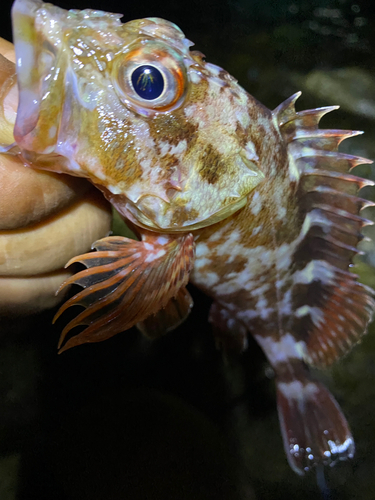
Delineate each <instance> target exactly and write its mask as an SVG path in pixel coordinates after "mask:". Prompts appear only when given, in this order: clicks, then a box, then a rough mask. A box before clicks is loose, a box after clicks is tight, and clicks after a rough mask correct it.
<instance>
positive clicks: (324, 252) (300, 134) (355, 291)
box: [274, 94, 375, 367]
mask: <svg viewBox="0 0 375 500" xmlns="http://www.w3.org/2000/svg"><path fill="white" fill-rule="evenodd" d="M299 95H300V94H295V95H294V96H292V97H291V98H289V99H287V100H286V101H285V102H284V103H282V104H281V105H280V106H279V107H278V108H276V110H275V111H274V116H276V120H277V122H278V125H279V128H280V132H281V134H282V136H283V138H284V140H285V142H286V143H287V145H288V151H289V154H290V155H291V157H292V161H293V162H294V165H295V166H294V169H295V167H297V171H298V175H299V177H298V187H297V192H296V196H298V197H299V200H300V203H299V206H300V214H299V217H300V220H302V221H303V224H302V227H301V235H300V236H301V238H300V241H299V244H298V246H297V248H296V249H295V251H294V253H293V256H292V262H293V264H292V267H291V277H292V278H291V280H292V282H291V285H290V286H291V288H292V296H293V299H292V310H293V311H294V314H292V315H291V317H289V318H285V319H284V326H285V327H286V328H287V331H290V332H292V333H293V335H294V336H295V337H296V338H297V339H299V340H303V342H304V343H305V345H306V350H305V351H306V362H308V363H309V364H313V365H316V366H320V367H325V366H327V365H330V364H331V363H333V362H334V361H335V360H336V359H337V358H338V357H339V356H341V355H343V354H345V353H346V352H348V351H349V350H350V349H351V347H352V346H353V345H354V344H355V343H356V342H358V341H359V340H360V338H361V336H362V335H363V334H364V333H365V331H366V328H367V325H368V323H369V321H370V320H371V318H372V312H373V310H374V308H375V300H374V292H373V291H372V290H371V289H370V288H368V287H365V286H364V285H361V284H360V283H359V282H358V281H357V277H356V275H354V274H352V273H349V272H348V268H349V266H350V265H351V264H352V260H353V257H354V256H355V255H356V254H358V253H361V252H360V250H358V248H357V246H358V243H359V242H360V241H361V240H362V239H363V235H362V232H361V231H362V228H363V227H364V226H366V225H368V224H371V223H372V222H371V221H368V220H367V219H364V218H363V217H361V215H360V212H361V210H362V209H363V208H366V207H368V206H373V205H374V204H373V203H372V202H370V201H367V200H364V199H363V198H360V197H359V196H358V191H359V190H360V189H361V188H362V187H364V186H371V185H374V183H373V182H372V181H371V180H367V179H362V178H360V177H357V176H355V175H352V174H350V173H349V172H350V171H351V170H352V168H354V167H355V166H357V165H360V164H369V163H372V162H371V160H367V159H366V158H361V157H358V156H352V155H347V154H345V153H341V152H338V146H339V144H340V143H341V142H342V141H343V140H345V139H347V138H349V137H353V136H355V135H358V134H360V133H361V132H359V131H351V130H335V129H332V130H326V129H319V128H318V126H319V121H320V119H321V117H322V116H324V114H326V113H327V112H330V111H333V110H334V109H336V108H335V107H329V108H318V109H310V110H306V111H300V112H296V111H295V102H296V99H297V98H298V97H299ZM294 171H295V170H293V172H292V171H291V172H292V174H293V176H294V178H295V174H294ZM298 277H303V279H299V278H298Z"/></svg>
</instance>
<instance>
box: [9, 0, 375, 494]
mask: <svg viewBox="0 0 375 500" xmlns="http://www.w3.org/2000/svg"><path fill="white" fill-rule="evenodd" d="M58 5H59V6H60V7H63V8H78V9H82V8H88V7H89V8H93V9H101V10H106V11H112V12H122V13H123V14H124V18H123V20H124V21H127V20H131V19H135V18H141V17H155V16H157V17H163V18H165V19H168V20H170V21H173V22H174V23H176V24H177V25H178V26H180V28H181V29H182V30H183V31H184V33H185V35H186V36H187V37H188V38H189V39H191V40H192V41H194V43H195V48H196V49H197V50H200V51H201V52H203V53H204V54H205V55H206V58H207V60H208V61H210V62H212V63H215V64H218V65H220V66H222V67H224V68H225V69H226V70H228V71H229V72H230V73H231V74H232V75H233V76H235V77H236V78H237V79H238V80H239V83H240V84H241V85H242V86H243V87H245V88H246V89H247V90H248V91H249V92H250V93H251V94H252V95H254V96H255V97H257V99H259V100H260V101H261V102H262V103H263V104H265V105H266V106H267V107H269V108H270V109H273V108H274V107H276V106H277V105H278V104H279V103H280V102H281V101H283V100H284V99H286V98H287V97H289V96H290V95H291V94H293V93H294V92H296V91H298V90H302V91H303V95H302V97H301V98H300V99H299V101H298V103H297V109H305V108H310V107H319V106H325V105H332V104H339V105H340V106H341V108H340V110H339V111H336V112H334V113H331V114H330V115H328V116H327V117H325V118H324V119H323V121H322V126H323V127H327V128H328V127H333V128H343V129H359V130H364V131H365V132H366V133H365V134H364V135H362V136H359V137H356V138H354V139H351V140H349V141H346V142H345V143H344V144H343V147H342V150H343V151H346V152H350V153H351V154H355V155H360V156H364V157H367V158H372V159H374V158H375V141H374V133H375V73H374V67H375V66H374V62H375V61H374V56H375V51H374V49H375V30H374V22H375V10H374V8H373V1H372V0H358V1H351V0H295V1H292V0H277V1H276V0H189V1H188V2H183V1H182V0H165V1H162V0H153V1H151V0H143V1H142V2H119V1H116V0H106V1H105V2H103V0H101V1H100V0H86V1H85V2H83V1H82V0H77V1H76V2H73V1H69V2H66V1H62V0H60V1H58ZM10 7H11V2H10V1H9V0H1V4H0V23H1V31H0V36H2V37H4V38H6V39H8V40H11V23H10V15H9V11H10ZM355 173H356V174H357V175H363V176H365V177H371V175H372V176H373V178H374V179H375V176H374V174H371V167H370V166H368V165H365V166H362V167H358V168H357V170H356V171H355ZM0 185H1V179H0ZM363 196H364V197H367V198H370V199H374V194H373V193H371V189H369V188H367V191H366V192H365V191H363ZM373 214H374V213H373V212H372V211H371V209H367V211H366V212H365V213H364V216H365V217H367V218H374V217H373ZM366 234H369V235H371V228H370V229H369V230H368V231H367V233H366ZM364 249H365V250H366V252H367V253H366V255H365V257H364V258H363V259H362V261H360V262H358V263H357V268H356V269H357V270H358V272H359V274H360V276H361V279H362V280H363V281H364V282H366V283H367V284H370V285H373V284H375V273H374V271H373V268H372V265H374V264H375V251H374V249H373V244H372V243H366V244H365V246H364ZM190 292H191V294H192V296H193V298H194V302H195V307H194V309H193V312H192V314H191V316H190V317H189V319H188V320H187V321H186V322H185V323H184V324H183V325H182V326H181V327H180V328H178V329H177V330H176V331H175V332H173V333H171V334H169V335H167V336H165V337H164V338H162V339H160V340H158V341H155V342H149V341H148V340H146V339H144V338H143V337H141V335H140V334H139V333H138V332H137V331H136V330H135V329H133V330H130V331H128V332H125V333H123V334H121V335H117V336H116V337H114V338H112V339H110V340H108V341H106V342H104V343H100V344H93V345H86V346H82V347H78V348H75V349H73V350H71V351H68V352H66V353H64V354H63V355H61V356H57V353H56V345H57V341H58V338H59V334H60V332H61V329H62V327H63V325H64V324H66V321H67V320H66V316H64V317H63V319H62V320H59V322H58V323H57V325H55V326H52V325H51V320H52V317H53V314H54V311H49V312H46V313H43V314H39V315H34V316H32V317H28V318H26V319H25V318H16V317H8V318H0V321H1V323H0V409H1V410H0V498H1V499H2V500H14V499H19V500H30V499H31V500H32V499H34V498H38V499H40V500H50V499H51V498H54V499H55V500H75V499H80V500H84V499H90V500H97V499H98V500H99V499H106V500H117V499H124V498H127V499H130V500H132V499H134V500H138V499H140V500H141V499H150V500H158V499H206V500H209V499H214V498H215V499H228V500H231V499H233V500H237V499H238V500H243V499H246V500H248V499H262V500H273V499H278V500H284V499H290V498H293V499H299V498H303V499H304V500H310V499H311V500H313V499H320V498H325V499H327V498H331V499H338V498H340V499H341V500H354V499H361V500H373V499H374V498H375V475H374V470H375V422H374V413H375V383H374V382H375V363H374V359H375V332H374V331H373V330H374V328H370V333H369V335H367V336H366V337H365V338H364V340H363V342H362V343H361V344H360V345H359V346H357V347H356V348H355V349H354V350H353V351H352V353H351V354H350V355H348V356H347V357H346V358H345V359H343V360H342V361H340V362H339V363H338V364H337V365H336V366H335V367H334V368H333V369H332V370H330V371H327V372H325V373H320V374H319V377H320V378H321V379H322V380H324V381H325V383H327V385H328V386H329V387H330V389H331V390H332V392H333V393H334V394H335V396H336V398H337V400H338V401H339V403H340V405H341V406H342V408H343V410H344V413H345V414H346V416H347V418H348V421H349V422H350V424H351V427H352V431H353V434H354V437H355V440H356V445H357V451H356V456H355V458H354V460H353V461H352V462H350V463H340V464H338V465H337V466H336V467H334V468H328V469H327V470H326V471H325V482H326V488H325V491H324V492H323V493H322V492H321V488H319V487H318V485H317V482H319V484H320V485H322V484H323V483H324V481H323V479H322V477H321V476H320V477H319V478H318V481H317V477H316V476H315V475H314V474H311V475H309V476H307V477H305V478H300V477H297V476H296V475H295V474H294V473H293V472H292V471H291V470H290V468H289V466H288V464H287V462H286V458H285V455H284V451H283V447H282V441H281V437H280V433H279V425H278V418H277V413H276V405H275V394H274V385H273V380H272V378H273V373H272V370H271V369H270V367H269V366H268V364H267V362H266V360H265V358H264V356H263V354H262V352H261V351H260V349H259V348H258V347H257V345H256V344H255V342H252V341H251V340H250V342H249V350H248V351H247V352H246V353H245V355H244V356H242V357H241V358H240V359H233V360H232V359H231V360H224V359H223V357H222V355H221V354H220V352H218V351H217V350H216V349H215V345H214V341H213V338H212V334H211V327H210V325H209V324H208V322H207V315H208V310H209V306H210V300H209V299H208V298H207V297H205V296H204V295H202V294H201V293H200V292H199V291H198V290H196V289H195V288H194V287H190Z"/></svg>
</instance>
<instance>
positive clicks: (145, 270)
mask: <svg viewBox="0 0 375 500" xmlns="http://www.w3.org/2000/svg"><path fill="white" fill-rule="evenodd" d="M93 247H94V248H97V249H98V250H99V251H98V252H93V253H89V254H85V255H81V256H78V257H75V258H74V259H72V261H70V263H73V262H81V263H83V264H84V265H85V266H86V267H87V269H85V270H83V271H80V272H79V273H78V274H76V275H75V276H73V277H71V278H70V279H69V280H68V281H67V282H66V284H72V283H76V284H78V285H80V286H82V287H83V288H84V289H83V290H81V291H80V292H79V293H77V294H76V295H75V296H73V297H72V298H70V299H69V300H68V301H67V302H66V303H65V304H64V305H63V306H62V307H61V308H60V310H59V311H58V312H57V314H56V316H55V318H54V321H56V320H57V318H58V317H59V316H60V315H61V314H62V313H63V312H64V311H65V310H66V309H68V308H69V307H71V306H73V305H80V306H83V307H84V310H83V311H81V312H80V313H79V314H78V315H77V316H76V317H75V318H74V319H73V320H71V321H70V322H69V323H68V324H67V325H66V326H65V328H64V329H63V331H62V333H61V337H60V341H59V348H60V347H61V346H62V344H63V342H64V340H65V337H66V335H67V334H68V333H69V332H70V331H71V330H72V329H73V328H75V327H77V326H81V325H82V326H86V328H85V329H84V330H83V331H82V332H81V333H79V334H77V335H75V336H73V337H71V338H70V339H69V340H68V341H67V342H66V343H65V345H64V346H63V347H62V348H61V349H60V351H59V352H63V351H64V350H66V349H69V348H70V347H73V346H76V345H80V344H82V343H86V342H99V341H101V340H105V339H107V338H109V337H112V336H113V335H115V334H116V333H119V332H121V331H124V330H127V329H129V328H131V327H132V326H134V325H135V324H137V323H140V322H142V321H144V320H146V318H147V317H149V316H150V315H152V314H155V313H157V312H158V311H159V310H160V309H162V308H164V307H166V306H167V304H168V302H169V301H170V300H171V299H173V298H174V297H175V296H177V295H178V291H179V290H180V288H181V287H184V286H185V285H186V283H187V281H188V279H189V273H190V271H191V269H192V265H193V261H194V239H193V236H192V235H191V234H190V233H189V234H187V235H184V236H179V237H167V236H163V237H162V238H159V237H158V235H154V234H152V233H146V234H145V235H144V236H143V239H142V241H136V240H130V239H128V238H122V237H108V238H103V239H102V240H99V241H98V242H96V243H95V244H94V245H93ZM116 256H117V257H116ZM114 259H116V260H114ZM102 262H104V264H103V265H101V263H102ZM63 286H65V284H64V285H63Z"/></svg>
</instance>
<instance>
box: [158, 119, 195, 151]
mask: <svg viewBox="0 0 375 500" xmlns="http://www.w3.org/2000/svg"><path fill="white" fill-rule="evenodd" d="M149 126H150V133H151V135H152V137H153V138H154V140H155V142H156V144H157V143H158V142H159V141H160V140H166V141H167V142H168V143H169V144H171V145H172V146H178V144H180V142H182V141H186V142H187V145H188V148H191V147H194V143H195V141H196V140H197V137H198V136H197V134H196V131H197V129H198V125H196V124H193V123H191V122H189V120H187V119H186V117H185V116H184V114H183V113H182V112H181V110H180V111H178V112H176V113H175V114H164V115H163V114H159V115H157V116H155V118H154V119H153V120H150V122H149Z"/></svg>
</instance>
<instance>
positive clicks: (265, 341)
mask: <svg viewBox="0 0 375 500" xmlns="http://www.w3.org/2000/svg"><path fill="white" fill-rule="evenodd" d="M254 336H255V338H256V340H257V342H258V344H259V345H260V346H261V347H262V349H263V350H264V352H265V354H266V356H267V357H268V359H269V360H270V362H271V364H272V365H274V364H277V363H287V362H289V361H290V360H291V359H304V357H305V352H306V344H305V342H303V341H302V340H300V341H299V342H297V341H296V339H295V338H294V337H293V335H291V334H290V333H286V334H285V335H283V336H282V337H281V338H280V340H279V341H275V340H274V339H273V338H272V337H270V336H268V337H263V336H261V335H254Z"/></svg>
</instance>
